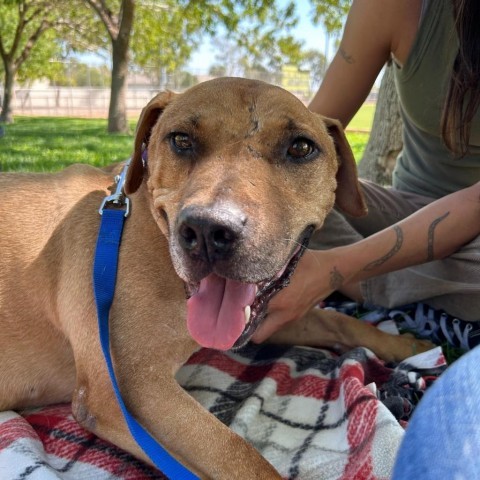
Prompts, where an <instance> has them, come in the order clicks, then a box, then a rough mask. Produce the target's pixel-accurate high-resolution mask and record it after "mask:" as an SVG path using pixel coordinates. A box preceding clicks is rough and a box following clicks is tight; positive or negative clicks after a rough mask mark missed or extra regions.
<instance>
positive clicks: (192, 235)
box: [177, 206, 245, 262]
mask: <svg viewBox="0 0 480 480" xmlns="http://www.w3.org/2000/svg"><path fill="white" fill-rule="evenodd" d="M244 226H245V217H244V216H243V215H242V214H241V213H240V212H239V211H236V209H233V210H230V209H213V208H212V209H211V208H205V207H195V206H191V207H186V208H184V209H183V210H182V211H181V213H180V215H179V217H178V223H177V232H178V239H179V242H180V245H181V246H182V248H183V249H184V250H185V251H186V252H187V253H188V254H189V255H190V256H191V257H193V258H197V259H202V260H206V261H209V262H214V261H216V260H222V259H225V258H227V257H228V256H229V255H230V254H231V253H232V252H233V250H234V249H235V245H236V244H237V242H238V240H239V239H240V237H241V234H242V231H243V228H244Z"/></svg>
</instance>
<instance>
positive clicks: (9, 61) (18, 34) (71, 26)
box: [0, 0, 93, 123]
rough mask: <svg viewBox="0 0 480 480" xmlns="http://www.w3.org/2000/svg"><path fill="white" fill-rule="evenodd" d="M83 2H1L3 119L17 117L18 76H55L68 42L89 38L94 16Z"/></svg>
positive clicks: (75, 43)
mask: <svg viewBox="0 0 480 480" xmlns="http://www.w3.org/2000/svg"><path fill="white" fill-rule="evenodd" d="M82 6H83V3H79V0H71V1H70V2H52V1H50V0H2V1H1V2H0V57H1V59H2V64H3V77H4V98H3V103H2V111H1V113H0V122H7V123H10V122H12V121H13V105H12V100H13V87H14V82H15V80H16V79H18V80H19V81H20V82H22V81H23V82H27V81H31V80H34V79H37V78H43V77H51V76H52V75H53V74H54V72H55V71H56V70H57V71H58V70H60V69H61V67H60V65H59V64H58V62H57V63H55V62H51V60H52V59H53V58H55V57H59V56H61V54H62V50H63V49H64V47H65V45H67V44H68V45H71V46H72V47H76V46H80V45H84V44H85V41H86V40H85V39H87V38H88V35H87V34H86V32H89V33H90V35H91V32H92V30H93V29H92V28H88V27H89V23H90V19H88V18H85V12H84V11H82V8H81V7H82ZM79 32H80V33H79ZM80 36H81V38H82V40H81V41H80V40H79V38H80ZM60 38H62V39H63V41H60V40H59V39H60Z"/></svg>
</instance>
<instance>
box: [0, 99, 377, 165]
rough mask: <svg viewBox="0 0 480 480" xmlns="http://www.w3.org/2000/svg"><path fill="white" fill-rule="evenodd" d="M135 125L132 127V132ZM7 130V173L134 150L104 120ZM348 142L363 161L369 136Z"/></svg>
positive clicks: (21, 123)
mask: <svg viewBox="0 0 480 480" xmlns="http://www.w3.org/2000/svg"><path fill="white" fill-rule="evenodd" d="M372 116H373V110H372V106H369V105H365V106H364V107H362V109H361V110H360V111H359V113H358V114H357V115H356V117H355V118H354V119H353V120H352V124H351V125H353V127H354V128H355V129H358V130H367V129H369V127H370V124H371V117H372ZM135 123H136V122H135V121H132V122H131V123H130V128H131V131H132V132H134V129H135ZM353 127H352V128H353ZM4 128H5V136H4V137H3V138H0V170H1V171H4V172H5V171H30V172H50V171H56V170H61V169H62V168H65V167H67V166H68V165H71V164H72V163H89V164H91V165H95V166H98V167H103V166H105V165H108V164H110V163H113V162H118V161H121V160H125V159H126V158H128V157H129V156H130V155H131V152H132V146H133V133H132V134H130V135H119V134H115V135H112V134H108V133H107V122H106V120H100V119H80V118H58V117H16V118H15V122H14V123H13V124H11V125H5V126H4ZM347 138H348V140H349V142H350V145H351V147H352V150H353V153H354V155H355V158H356V159H357V161H359V160H360V159H361V157H362V154H363V150H364V149H365V145H366V143H367V140H368V133H359V132H358V131H348V132H347Z"/></svg>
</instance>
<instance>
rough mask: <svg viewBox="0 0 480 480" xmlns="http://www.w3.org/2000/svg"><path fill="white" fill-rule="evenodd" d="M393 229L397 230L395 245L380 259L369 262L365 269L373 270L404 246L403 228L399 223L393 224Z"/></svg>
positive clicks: (366, 270)
mask: <svg viewBox="0 0 480 480" xmlns="http://www.w3.org/2000/svg"><path fill="white" fill-rule="evenodd" d="M393 230H394V231H395V235H396V236H397V239H396V240H395V245H394V246H393V248H392V249H391V250H390V251H389V252H388V253H387V254H386V255H384V256H383V257H380V258H379V259H378V260H374V261H373V262H370V263H367V265H365V267H364V268H363V270H364V271H365V272H368V271H369V270H373V269H375V268H377V267H379V266H380V265H383V264H384V263H385V262H386V261H387V260H389V259H390V258H392V257H393V256H394V255H395V254H396V253H397V252H398V251H399V250H400V248H402V245H403V232H402V229H401V228H400V227H399V226H398V225H394V226H393Z"/></svg>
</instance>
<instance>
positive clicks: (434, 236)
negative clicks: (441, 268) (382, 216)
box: [253, 182, 480, 342]
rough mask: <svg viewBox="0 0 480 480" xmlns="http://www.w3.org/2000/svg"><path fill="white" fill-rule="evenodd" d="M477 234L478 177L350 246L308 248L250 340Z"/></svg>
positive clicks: (479, 226)
mask: <svg viewBox="0 0 480 480" xmlns="http://www.w3.org/2000/svg"><path fill="white" fill-rule="evenodd" d="M478 235H480V182H478V183H476V184H474V185H473V186H471V187H468V188H465V189H463V190H460V191H458V192H455V193H452V194H450V195H447V196H445V197H443V198H441V199H439V200H436V201H434V202H432V203H430V204H429V205H427V206H426V207H424V208H422V209H421V210H419V211H417V212H415V213H414V214H412V215H410V216H409V217H407V218H405V219H404V220H402V221H401V222H398V223H396V224H395V225H392V226H391V227H388V228H386V229H384V230H382V231H380V232H378V233H376V234H374V235H372V236H370V237H367V238H365V239H364V240H361V241H359V242H357V243H354V244H352V245H347V246H342V247H337V248H332V249H330V250H319V251H312V250H309V251H307V252H306V253H305V255H304V257H303V258H302V259H301V260H300V262H299V265H298V267H297V269H296V271H295V273H294V275H293V277H292V281H291V284H290V285H289V286H288V287H287V288H285V289H284V290H283V291H282V292H280V293H279V294H278V295H277V296H275V297H274V298H273V299H272V301H271V302H270V304H269V313H268V316H267V318H266V320H265V322H264V323H263V324H262V325H261V327H260V328H259V329H258V331H257V332H256V334H255V336H254V338H253V339H254V341H255V342H262V341H264V340H265V339H266V338H268V337H269V336H270V335H271V334H272V333H274V332H275V331H276V330H278V329H279V328H280V327H281V326H282V325H284V324H285V323H287V322H289V321H294V320H297V319H299V318H301V317H302V316H303V315H304V314H305V313H306V312H307V311H308V310H309V309H310V308H312V307H313V306H314V305H316V304H318V303H319V302H320V301H321V300H323V299H324V298H325V297H326V296H328V295H329V294H330V293H332V292H333V291H335V290H339V291H342V292H343V293H345V294H347V295H349V296H355V292H357V294H358V292H359V289H358V285H359V282H361V281H363V280H366V279H368V278H371V277H375V276H378V275H382V274H386V273H389V272H393V271H395V270H399V269H402V268H406V267H409V266H412V265H417V264H421V263H426V262H430V261H432V260H438V259H442V258H445V257H447V256H449V255H451V254H452V253H454V252H455V251H457V250H458V249H459V248H460V247H462V246H463V245H464V244H466V243H467V242H469V241H470V240H472V239H473V238H475V237H476V236H478ZM352 292H354V294H353V295H351V293H352ZM357 300H360V298H357Z"/></svg>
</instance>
